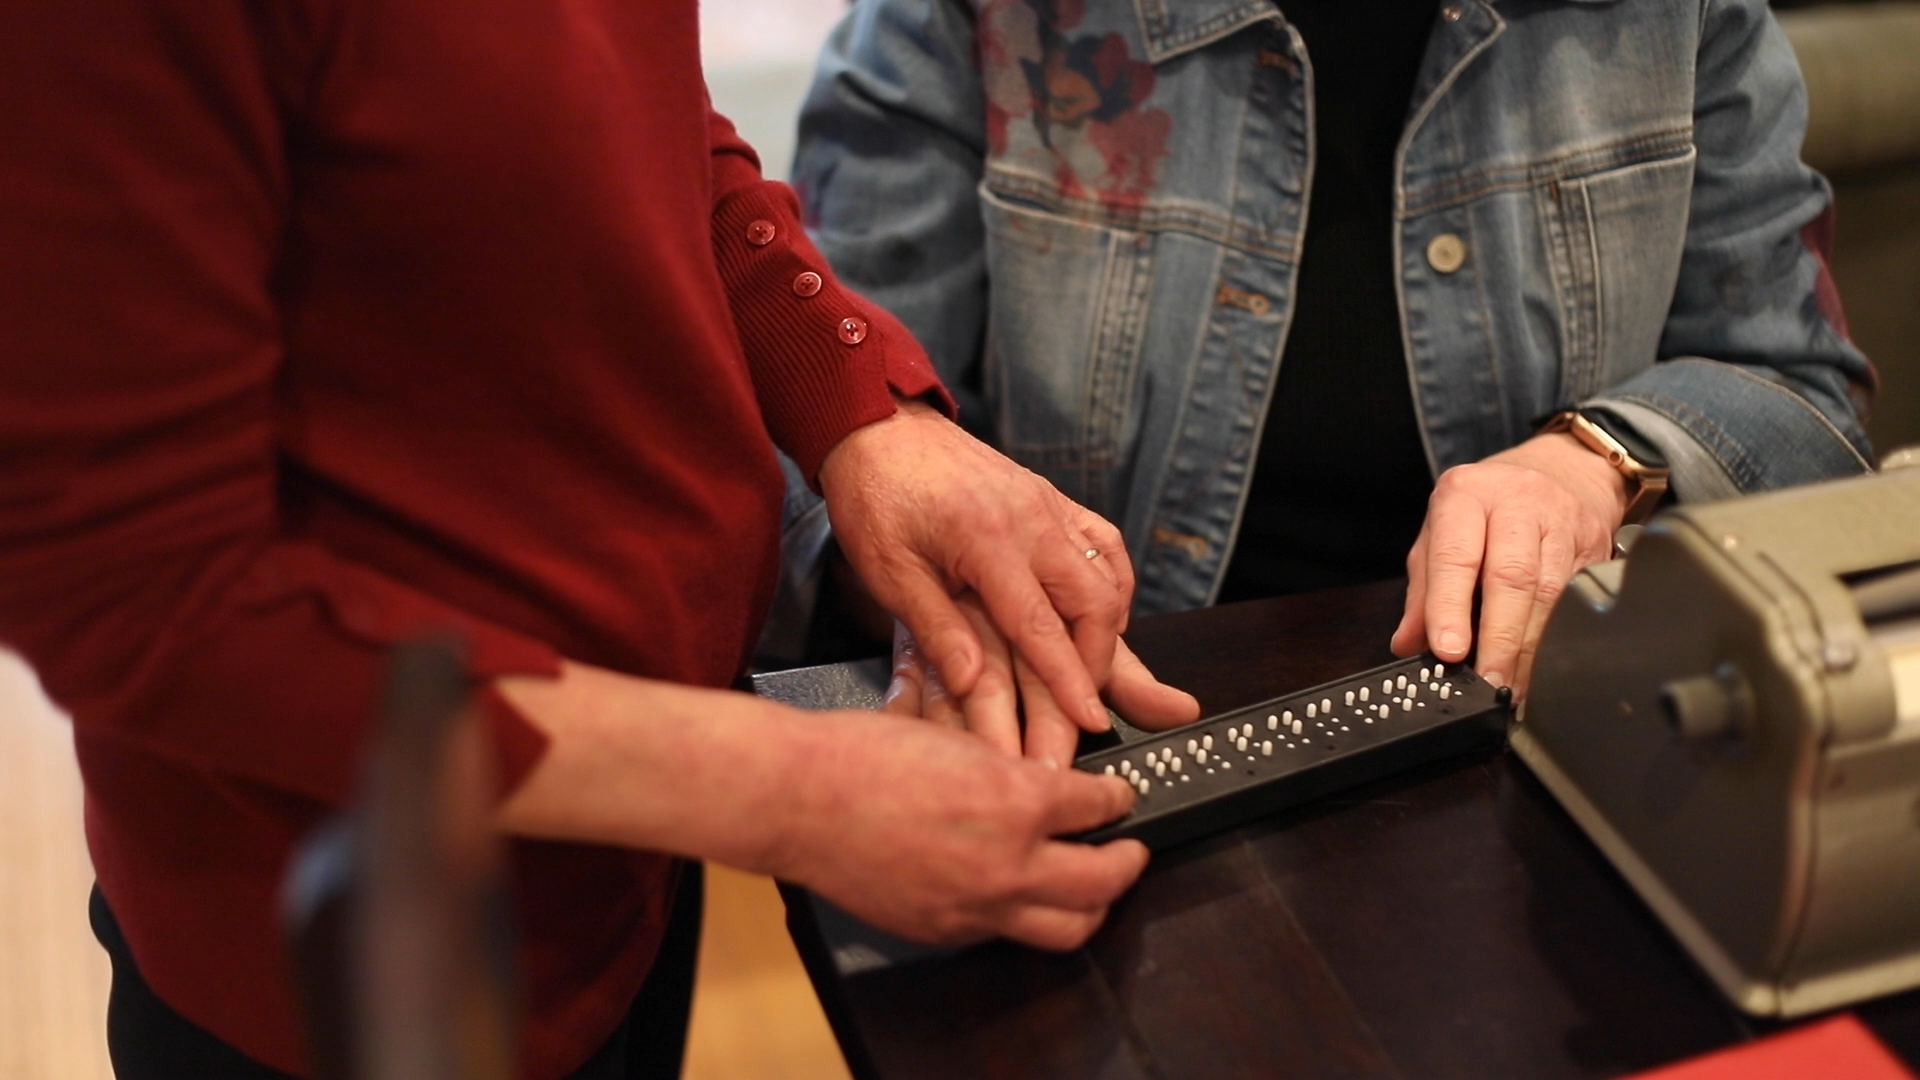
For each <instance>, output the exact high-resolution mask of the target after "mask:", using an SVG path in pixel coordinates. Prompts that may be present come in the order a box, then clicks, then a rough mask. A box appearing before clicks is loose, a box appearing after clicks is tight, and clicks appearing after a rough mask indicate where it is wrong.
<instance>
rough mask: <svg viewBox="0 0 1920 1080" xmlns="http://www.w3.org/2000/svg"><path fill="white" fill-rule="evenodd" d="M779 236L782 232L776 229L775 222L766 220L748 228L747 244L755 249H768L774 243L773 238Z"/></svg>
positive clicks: (761, 220) (762, 219)
mask: <svg viewBox="0 0 1920 1080" xmlns="http://www.w3.org/2000/svg"><path fill="white" fill-rule="evenodd" d="M778 235H780V230H779V229H776V228H774V225H773V222H771V221H768V220H767V219H765V218H761V219H760V220H758V221H756V222H754V223H753V224H751V225H748V226H747V243H749V244H752V245H753V246H754V247H766V246H767V245H768V244H771V243H773V238H774V237H776V236H778Z"/></svg>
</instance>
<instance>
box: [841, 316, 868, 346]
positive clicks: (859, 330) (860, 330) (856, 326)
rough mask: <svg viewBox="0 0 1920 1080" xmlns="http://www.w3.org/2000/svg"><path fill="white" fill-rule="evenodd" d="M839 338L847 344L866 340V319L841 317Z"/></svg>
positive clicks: (856, 343)
mask: <svg viewBox="0 0 1920 1080" xmlns="http://www.w3.org/2000/svg"><path fill="white" fill-rule="evenodd" d="M840 340H841V341H843V342H845V343H846V344H848V345H858V344H860V343H861V342H863V341H865V340H867V320H865V319H855V318H845V319H841V320H840Z"/></svg>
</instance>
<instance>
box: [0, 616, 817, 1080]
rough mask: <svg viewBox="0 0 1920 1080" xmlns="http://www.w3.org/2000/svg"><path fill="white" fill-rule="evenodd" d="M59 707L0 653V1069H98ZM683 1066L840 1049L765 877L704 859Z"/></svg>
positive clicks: (776, 1068) (695, 1078) (72, 778)
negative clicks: (702, 923)
mask: <svg viewBox="0 0 1920 1080" xmlns="http://www.w3.org/2000/svg"><path fill="white" fill-rule="evenodd" d="M92 880H93V872H92V869H91V867H90V866H89V865H88V862H87V855H86V847H85V844H84V841H83V840H82V838H81V835H80V780H79V774H78V772H77V771H76V770H75V768H74V764H73V742H72V736H71V734H70V732H69V729H68V727H67V725H66V721H65V720H64V719H63V718H62V717H61V716H60V715H59V714H58V713H57V712H56V711H55V710H54V709H53V708H52V707H51V706H49V705H47V704H46V702H45V701H44V700H43V699H42V698H41V697H40V694H39V691H38V686H37V684H36V683H35V682H34V679H33V676H32V674H31V673H29V672H28V671H27V669H26V668H25V667H24V666H23V665H21V664H20V663H19V661H18V660H16V659H15V658H13V657H11V656H8V655H7V654H5V653H0V1078H3V1080H107V1078H108V1077H110V1076H111V1075H112V1070H111V1069H110V1067H109V1066H108V1064H107V1055H106V1047H105V1043H104V1040H103V1037H102V1031H103V1023H104V1021H103V1017H104V1016H105V1010H106V1000H107V985H108V973H107V964H106V959H105V957H103V956H102V955H101V953H100V949H99V947H98V946H97V945H95V944H94V941H93V936H92V934H91V933H90V932H89V931H88V929H87V921H86V897H87V890H88V888H89V887H90V886H91V884H92ZM706 915H707V923H706V930H705V934H704V936H703V937H702V939H701V955H700V975H699V985H698V989H697V990H696V992H695V995H694V1004H693V1028H692V1031H691V1032H690V1033H689V1036H688V1047H687V1066H686V1070H685V1074H684V1075H685V1077H686V1078H687V1080H758V1078H761V1077H781V1078H787V1080H816V1078H817V1080H828V1078H839V1077H845V1076H846V1075H847V1069H846V1065H845V1063H844V1062H843V1061H842V1060H841V1058H840V1052H839V1050H838V1048H836V1047H835V1045H834V1042H833V1036H832V1034H831V1033H830V1032H829V1031H828V1029H827V1024H826V1019H825V1017H824V1016H822V1015H821V1012H820V1006H819V1003H818V1002H817V1001H816V1000H815V999H814V996H813V991H812V988H811V987H810V986H809V985H808V983H807V977H806V973H805V972H804V971H802V970H801V968H800V961H799V958H798V957H797V956H795V954H794V951H793V945H792V943H791V942H789V941H788V940H787V936H786V930H785V926H784V923H783V909H782V907H781V903H780V898H779V895H778V894H777V893H776V892H775V891H774V888H773V883H772V882H770V881H768V880H767V879H765V878H759V877H753V876H751V875H747V874H742V873H740V872H738V871H734V870H728V869H726V868H725V867H709V868H708V877H707V911H706Z"/></svg>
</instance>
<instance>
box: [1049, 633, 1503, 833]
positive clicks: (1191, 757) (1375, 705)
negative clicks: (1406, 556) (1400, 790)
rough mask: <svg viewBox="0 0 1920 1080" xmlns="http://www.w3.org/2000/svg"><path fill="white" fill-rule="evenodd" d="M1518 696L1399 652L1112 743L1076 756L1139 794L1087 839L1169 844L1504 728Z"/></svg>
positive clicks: (1489, 737)
mask: <svg viewBox="0 0 1920 1080" xmlns="http://www.w3.org/2000/svg"><path fill="white" fill-rule="evenodd" d="M1511 701H1512V695H1511V693H1510V692H1509V691H1508V690H1507V689H1506V688H1504V687H1501V688H1498V689H1496V688H1495V687H1493V686H1492V685H1490V684H1488V683H1487V682H1486V681H1485V680H1483V679H1481V678H1480V677H1479V676H1477V675H1475V674H1474V673H1473V671H1472V669H1471V668H1469V667H1467V666H1466V665H1465V664H1442V663H1441V662H1440V661H1438V660H1437V659H1435V658H1434V657H1432V656H1420V657H1415V658H1413V659H1410V660H1398V661H1395V662H1393V663H1391V664H1385V665H1382V666H1380V667H1377V668H1373V669H1372V670H1369V671H1363V672H1361V673H1359V674H1357V675H1351V676H1348V677H1347V678H1344V679H1340V680H1338V681H1335V682H1330V683H1326V684H1324V685H1322V686H1316V687H1314V688H1313V689H1311V690H1303V691H1300V692H1299V693H1294V694H1288V695H1286V696H1285V697H1279V698H1275V699H1273V700H1272V701H1267V702H1263V703H1262V704H1259V705H1254V706H1250V707H1248V708H1244V709H1237V710H1235V711H1233V712H1230V713H1226V714H1224V715H1221V716H1216V717H1211V718H1209V719H1206V720H1201V721H1198V722H1196V723H1193V724H1189V725H1187V726H1186V727H1183V728H1177V729H1175V730H1173V731H1168V732H1163V733H1161V734H1159V735H1155V736H1152V737H1150V738H1146V739H1140V740H1136V741H1134V742H1130V743H1126V744H1124V745H1121V746H1117V747H1113V748H1111V749H1107V750H1100V751H1097V752H1094V753H1090V754H1086V755H1084V756H1082V757H1080V758H1079V759H1078V760H1076V761H1075V762H1074V767H1075V768H1077V769H1081V770H1083V771H1086V772H1091V773H1104V774H1106V775H1109V776H1118V777H1120V778H1122V779H1124V780H1126V781H1127V782H1128V783H1130V784H1132V785H1133V787H1134V790H1135V791H1136V792H1138V800H1137V801H1136V802H1135V803H1134V808H1133V810H1132V812H1130V813H1129V814H1128V815H1127V816H1126V817H1124V818H1121V819H1120V820H1118V821H1115V822H1112V823H1111V824H1108V825H1104V826H1102V827H1100V828H1098V829H1095V830H1093V831H1092V832H1089V833H1086V834H1084V835H1082V836H1081V837H1079V839H1082V840H1086V841H1089V842H1093V843H1099V842H1104V841H1107V840H1114V839H1119V838H1121V837H1133V838H1135V839H1138V840H1140V841H1142V842H1144V843H1145V844H1146V845H1147V846H1148V847H1149V848H1152V849H1154V850H1156V851H1157V850H1160V849H1163V848H1167V847H1172V846H1174V845H1176V844H1180V843H1183V842H1185V841H1188V840H1192V839H1196V838H1198V837H1201V836H1205V835H1208V834H1211V833H1215V832H1219V831H1221V830H1223V829H1228V828H1232V827H1233V826H1235V825H1239V824H1241V823H1243V822H1246V821H1249V820H1252V819H1253V818H1256V817H1260V816H1263V815H1266V814H1270V813H1273V812H1275V811H1277V810H1281V809H1285V808H1286V807H1289V806H1294V805H1298V804H1299V803H1302V802H1306V801H1307V800H1309V799H1313V798H1317V797H1319V796H1321V795H1326V794H1329V793H1332V792H1334V791H1339V790H1341V789H1343V788H1349V787H1353V786H1355V785H1357V784H1362V783H1365V782H1367V781H1369V780H1373V779H1376V778H1378V777H1382V776H1386V775H1388V774H1390V773H1393V772H1398V771H1399V770H1401V769H1405V768H1409V767H1411V766H1414V765H1417V764H1420V763H1422V762H1426V761H1431V760H1433V759H1435V758H1438V757H1444V756H1447V755H1450V754H1457V753H1460V752H1463V751H1465V750H1469V749H1472V748H1474V747H1477V746H1488V745H1493V744H1496V743H1498V742H1499V741H1500V740H1501V739H1503V738H1505V736H1506V731H1507V721H1508V717H1509V713H1510V704H1511Z"/></svg>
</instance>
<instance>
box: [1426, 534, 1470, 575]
mask: <svg viewBox="0 0 1920 1080" xmlns="http://www.w3.org/2000/svg"><path fill="white" fill-rule="evenodd" d="M1430 551H1431V554H1430V555H1429V558H1430V559H1431V560H1432V561H1433V562H1436V563H1439V564H1441V565H1444V566H1461V567H1468V568H1471V567H1473V566H1476V565H1478V564H1479V561H1480V557H1479V555H1478V554H1477V553H1476V552H1475V551H1474V549H1473V548H1472V546H1470V545H1469V544H1468V543H1467V541H1465V540H1463V539H1461V538H1459V537H1455V536H1445V537H1441V538H1440V539H1439V540H1437V541H1435V543H1434V544H1433V546H1432V548H1431V549H1430Z"/></svg>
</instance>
